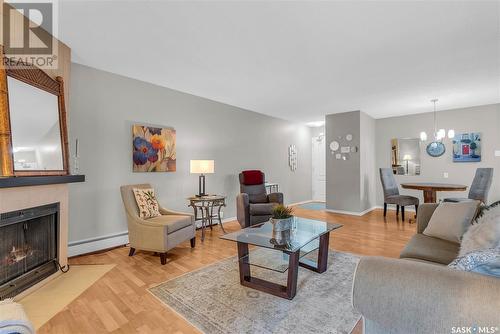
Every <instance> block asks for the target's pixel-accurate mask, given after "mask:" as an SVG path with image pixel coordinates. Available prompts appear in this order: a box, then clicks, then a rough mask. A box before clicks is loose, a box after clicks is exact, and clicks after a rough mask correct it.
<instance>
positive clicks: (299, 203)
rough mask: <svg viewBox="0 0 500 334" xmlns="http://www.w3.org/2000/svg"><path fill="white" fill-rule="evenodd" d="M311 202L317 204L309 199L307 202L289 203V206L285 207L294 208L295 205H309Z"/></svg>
mask: <svg viewBox="0 0 500 334" xmlns="http://www.w3.org/2000/svg"><path fill="white" fill-rule="evenodd" d="M311 202H317V201H314V200H312V199H309V200H307V201H302V202H297V203H290V204H287V205H288V206H295V205H301V204H307V203H311Z"/></svg>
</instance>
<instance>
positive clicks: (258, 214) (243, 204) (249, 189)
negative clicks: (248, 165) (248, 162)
mask: <svg viewBox="0 0 500 334" xmlns="http://www.w3.org/2000/svg"><path fill="white" fill-rule="evenodd" d="M239 179H240V194H238V196H237V197H236V216H237V219H238V222H239V223H240V225H241V227H242V228H245V227H248V226H251V225H255V224H259V223H263V222H266V221H268V220H269V219H270V218H271V216H272V211H273V208H274V207H275V206H276V205H278V204H283V194H282V193H271V194H267V192H266V186H265V184H264V183H265V181H266V176H265V174H264V173H262V172H261V171H260V170H248V171H243V172H242V173H240V175H239Z"/></svg>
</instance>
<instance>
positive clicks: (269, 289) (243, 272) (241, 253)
mask: <svg viewBox="0 0 500 334" xmlns="http://www.w3.org/2000/svg"><path fill="white" fill-rule="evenodd" d="M247 255H248V244H245V243H241V242H238V264H239V269H240V284H241V285H243V286H246V287H248V288H252V289H255V290H259V291H262V292H265V293H269V294H271V295H275V296H278V297H281V298H287V299H293V297H295V294H296V293H297V277H298V273H299V255H300V251H297V252H294V253H290V254H289V255H290V257H289V268H288V279H287V286H284V285H281V284H277V283H273V282H269V281H266V280H263V279H260V278H257V277H252V275H251V273H250V264H249V263H248V257H247Z"/></svg>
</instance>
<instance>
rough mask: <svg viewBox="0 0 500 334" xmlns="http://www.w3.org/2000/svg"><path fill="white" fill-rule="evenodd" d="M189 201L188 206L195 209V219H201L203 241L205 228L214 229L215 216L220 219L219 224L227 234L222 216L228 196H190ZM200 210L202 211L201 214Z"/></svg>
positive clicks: (202, 239)
mask: <svg viewBox="0 0 500 334" xmlns="http://www.w3.org/2000/svg"><path fill="white" fill-rule="evenodd" d="M188 201H189V205H188V206H190V207H192V208H193V210H194V220H195V221H201V241H204V240H205V228H206V227H210V229H211V230H212V226H213V219H214V218H215V219H217V220H218V223H217V224H219V225H220V227H221V229H222V232H223V233H224V234H226V230H224V226H223V225H222V218H221V216H220V212H221V209H222V207H224V206H226V196H222V195H206V196H200V197H198V196H191V197H189V198H188ZM198 212H201V216H200V215H199V214H198ZM217 224H216V225H217Z"/></svg>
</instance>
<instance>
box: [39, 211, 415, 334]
mask: <svg viewBox="0 0 500 334" xmlns="http://www.w3.org/2000/svg"><path fill="white" fill-rule="evenodd" d="M295 215H297V216H300V217H304V218H310V219H318V220H325V221H329V222H334V223H340V224H343V225H344V227H342V228H341V229H339V230H336V231H335V232H333V233H330V248H331V249H335V250H338V251H343V252H349V253H354V254H359V255H376V256H386V257H398V255H399V253H400V251H401V250H402V248H403V247H404V245H405V244H406V243H407V242H408V240H409V239H410V237H411V236H412V235H413V234H415V232H416V228H415V224H409V223H408V222H404V223H403V222H402V221H401V220H398V219H397V218H396V216H395V215H393V214H391V212H389V214H388V217H387V218H386V219H384V217H383V214H382V211H381V210H375V211H372V212H370V213H368V214H366V215H364V216H362V217H356V216H349V215H340V214H334V213H328V212H324V211H313V210H306V209H301V208H299V207H296V208H295ZM224 226H225V228H226V230H227V231H228V232H232V231H236V230H238V229H239V228H240V227H239V225H238V223H237V222H230V223H226V224H225V225H224ZM221 233H222V232H221V230H220V229H219V228H218V227H215V228H214V229H213V231H212V232H210V231H209V230H208V231H207V233H206V238H205V241H204V242H201V241H200V236H201V235H200V232H199V231H198V232H197V238H198V240H197V242H196V247H195V248H194V249H192V248H191V247H190V244H189V241H188V242H185V243H182V244H181V245H179V246H178V247H176V248H174V249H173V250H171V251H170V252H169V253H168V255H167V264H166V265H164V266H162V265H160V259H159V257H158V256H155V255H153V253H150V252H142V251H137V253H136V255H134V256H133V257H129V256H128V252H129V248H128V247H120V248H115V249H112V250H109V251H104V252H101V253H96V254H90V255H84V256H79V257H75V258H72V259H70V263H71V264H116V267H115V268H113V269H112V270H111V271H109V272H108V273H107V274H106V275H105V276H103V277H102V278H101V279H99V280H98V281H97V282H96V283H95V284H94V285H92V286H91V287H90V288H89V289H87V290H86V291H85V292H84V293H83V294H81V295H80V296H79V297H78V298H77V299H75V300H74V301H73V302H72V303H71V304H69V305H68V306H67V307H66V308H65V309H64V310H62V311H61V312H59V313H58V314H57V315H56V316H54V317H53V318H52V319H51V320H50V321H49V322H48V323H46V324H45V325H44V326H42V328H41V329H40V330H39V331H38V333H41V334H44V333H51V334H52V333H61V334H66V333H68V334H76V333H92V334H93V333H148V334H149V333H176V334H192V333H199V331H198V330H197V329H196V328H195V327H193V326H192V325H191V324H190V323H188V322H187V321H185V320H184V319H183V318H182V317H180V316H179V315H178V314H177V313H175V312H174V311H172V310H171V309H169V308H168V307H165V306H164V305H163V304H162V303H160V302H159V301H158V300H157V299H156V298H155V297H153V296H152V295H151V294H150V293H149V292H148V291H147V289H148V288H149V287H152V286H155V285H157V284H159V283H162V282H164V281H167V280H169V279H172V278H175V277H178V276H180V275H183V274H185V273H188V272H191V271H193V270H197V269H199V268H202V267H205V266H207V265H210V264H213V263H215V262H218V261H221V260H223V259H226V258H228V257H231V256H235V255H236V253H237V252H236V245H235V244H234V243H233V242H230V241H226V240H221V239H219V236H220V235H221ZM353 333H356V334H359V333H361V324H358V325H357V326H356V328H355V330H354V331H353Z"/></svg>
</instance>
